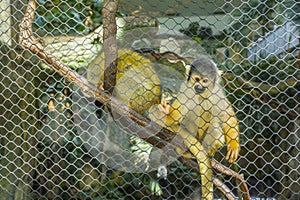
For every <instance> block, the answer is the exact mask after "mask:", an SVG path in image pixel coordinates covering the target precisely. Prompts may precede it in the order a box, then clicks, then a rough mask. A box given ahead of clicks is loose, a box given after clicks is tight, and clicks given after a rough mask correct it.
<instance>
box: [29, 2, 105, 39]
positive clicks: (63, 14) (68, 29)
mask: <svg viewBox="0 0 300 200" xmlns="http://www.w3.org/2000/svg"><path fill="white" fill-rule="evenodd" d="M38 3H39V6H38V8H37V14H36V20H35V24H34V27H35V28H36V29H38V30H39V31H42V32H46V33H48V32H50V33H51V34H53V35H59V34H62V33H66V34H70V33H71V34H74V33H82V32H88V31H91V30H94V29H95V27H98V26H99V25H100V24H101V21H102V17H101V8H102V0H87V1H76V0H71V1H63V0H54V1H50V0H38Z"/></svg>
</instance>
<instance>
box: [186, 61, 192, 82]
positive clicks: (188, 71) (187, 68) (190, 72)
mask: <svg viewBox="0 0 300 200" xmlns="http://www.w3.org/2000/svg"><path fill="white" fill-rule="evenodd" d="M191 75H192V66H191V65H185V78H186V80H187V81H189V80H190V79H191Z"/></svg>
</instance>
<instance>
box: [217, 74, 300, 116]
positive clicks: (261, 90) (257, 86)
mask: <svg viewBox="0 0 300 200" xmlns="http://www.w3.org/2000/svg"><path fill="white" fill-rule="evenodd" d="M223 77H224V78H225V80H226V81H227V82H229V81H232V82H236V83H237V84H238V85H239V86H235V85H233V84H231V89H233V90H235V89H237V90H241V91H247V90H248V91H250V94H251V96H252V97H253V98H254V99H256V100H257V101H259V102H260V103H262V104H268V105H269V106H270V107H271V108H272V109H275V110H277V111H278V112H280V113H282V114H286V115H287V116H288V117H289V118H290V119H299V118H300V116H299V114H298V113H297V112H296V111H294V110H290V109H287V108H285V106H284V105H281V103H280V102H277V101H275V100H274V99H273V98H271V97H270V96H271V95H276V94H278V93H280V92H282V91H284V90H286V89H287V88H288V87H292V86H295V85H296V84H297V83H298V82H299V80H297V79H296V78H295V77H293V78H289V79H287V80H285V81H283V82H280V83H278V84H277V85H276V86H271V85H268V84H263V83H258V82H254V81H248V80H245V79H243V78H242V77H238V76H236V75H235V74H234V73H233V72H230V71H227V72H225V73H223Z"/></svg>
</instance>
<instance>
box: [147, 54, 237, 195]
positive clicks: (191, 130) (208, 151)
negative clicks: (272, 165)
mask: <svg viewBox="0 0 300 200" xmlns="http://www.w3.org/2000/svg"><path fill="white" fill-rule="evenodd" d="M149 118H150V119H151V120H152V121H155V122H157V123H158V124H160V125H161V126H163V127H166V128H168V129H170V130H171V131H173V132H175V133H178V134H179V135H180V136H181V137H182V138H183V139H184V140H183V141H184V144H185V146H186V147H187V148H188V151H182V150H179V149H178V151H179V153H180V154H182V155H183V156H186V157H194V158H196V159H197V162H198V165H199V170H200V174H201V183H202V199H206V200H210V199H213V183H212V176H213V172H212V167H211V163H210V159H209V157H208V156H213V155H214V153H215V151H216V150H217V149H219V148H220V147H222V146H223V145H224V144H225V143H226V145H227V154H226V159H227V160H228V161H229V162H234V161H235V160H236V159H237V157H238V154H239V151H240V145H239V127H238V121H237V118H236V116H235V112H234V110H233V108H232V107H231V105H230V103H229V102H228V100H227V99H226V97H225V94H224V91H223V88H222V86H221V78H220V73H219V70H218V69H217V66H216V64H215V63H214V62H213V61H212V60H211V59H209V58H208V57H207V56H203V57H199V58H198V59H196V60H194V61H193V62H192V63H191V64H190V65H186V81H185V82H184V83H182V85H181V87H180V91H179V93H178V95H177V97H176V99H175V100H174V102H172V103H170V102H169V101H167V100H165V99H164V98H162V100H161V104H159V105H155V106H152V107H151V108H150V110H149Z"/></svg>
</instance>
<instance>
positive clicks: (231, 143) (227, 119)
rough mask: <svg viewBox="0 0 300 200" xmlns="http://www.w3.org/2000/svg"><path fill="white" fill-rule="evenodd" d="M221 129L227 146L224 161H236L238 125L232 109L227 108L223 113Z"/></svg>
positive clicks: (238, 141)
mask: <svg viewBox="0 0 300 200" xmlns="http://www.w3.org/2000/svg"><path fill="white" fill-rule="evenodd" d="M222 129H223V131H224V135H225V142H226V144H227V154H226V160H228V161H229V162H230V163H232V162H234V161H236V159H237V157H238V155H239V151H240V138H239V125H238V120H237V118H236V116H235V112H234V110H233V108H232V107H231V106H230V105H229V107H228V108H227V109H226V111H225V116H224V121H223V124H222Z"/></svg>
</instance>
